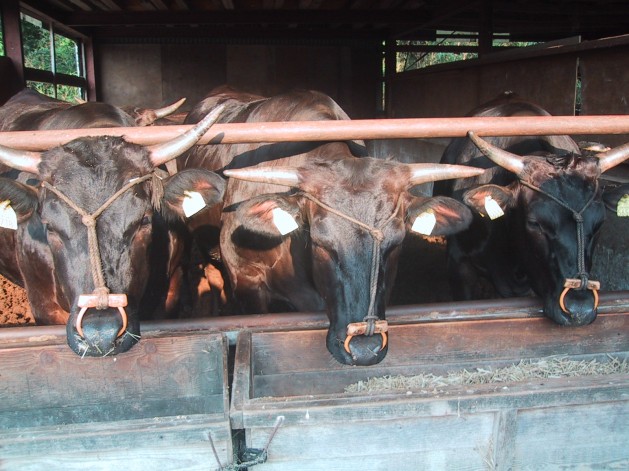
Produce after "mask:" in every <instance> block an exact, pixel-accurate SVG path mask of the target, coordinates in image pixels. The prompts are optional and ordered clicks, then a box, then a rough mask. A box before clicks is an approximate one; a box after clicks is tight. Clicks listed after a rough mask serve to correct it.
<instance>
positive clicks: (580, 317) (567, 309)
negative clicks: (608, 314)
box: [544, 278, 600, 327]
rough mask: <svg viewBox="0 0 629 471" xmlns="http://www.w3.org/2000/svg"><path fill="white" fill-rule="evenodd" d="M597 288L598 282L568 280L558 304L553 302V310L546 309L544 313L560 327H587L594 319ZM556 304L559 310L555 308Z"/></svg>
mask: <svg viewBox="0 0 629 471" xmlns="http://www.w3.org/2000/svg"><path fill="white" fill-rule="evenodd" d="M599 288H600V283H599V282H598V281H592V280H582V279H577V278H574V279H573V278H568V279H566V281H565V283H564V288H563V291H562V292H561V294H560V295H559V302H558V303H557V301H556V300H555V301H554V306H555V308H554V309H551V308H549V307H547V308H546V309H544V311H545V312H547V314H550V315H549V317H551V318H552V319H553V320H555V321H556V322H557V323H558V324H561V325H566V326H574V327H578V326H582V325H588V324H590V323H592V322H593V321H594V319H596V314H597V308H598V302H599V297H598V290H599ZM555 299H556V298H555ZM557 304H558V306H559V309H557V308H556V306H557ZM553 311H555V312H554V315H553Z"/></svg>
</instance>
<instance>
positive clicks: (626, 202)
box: [616, 195, 629, 218]
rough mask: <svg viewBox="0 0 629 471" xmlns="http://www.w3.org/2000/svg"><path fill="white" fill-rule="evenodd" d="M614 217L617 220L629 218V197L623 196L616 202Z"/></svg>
mask: <svg viewBox="0 0 629 471" xmlns="http://www.w3.org/2000/svg"><path fill="white" fill-rule="evenodd" d="M616 215H617V216H618V217H619V218H626V217H629V195H624V196H623V197H622V198H620V200H619V201H618V206H616Z"/></svg>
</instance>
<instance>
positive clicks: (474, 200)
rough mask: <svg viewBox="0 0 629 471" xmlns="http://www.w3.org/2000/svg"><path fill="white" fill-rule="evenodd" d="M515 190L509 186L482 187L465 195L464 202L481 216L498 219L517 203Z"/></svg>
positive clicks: (473, 189)
mask: <svg viewBox="0 0 629 471" xmlns="http://www.w3.org/2000/svg"><path fill="white" fill-rule="evenodd" d="M513 191H514V190H513V189H512V188H510V187H507V186H498V185H482V186H479V187H476V188H472V189H471V190H468V191H466V192H465V193H464V194H463V201H464V202H465V204H467V205H468V206H469V207H471V208H473V209H475V210H476V211H477V212H478V213H479V214H480V215H481V216H483V217H488V218H490V219H497V218H499V217H500V216H502V215H503V214H504V213H505V212H506V211H507V210H508V209H509V208H512V207H513V205H514V203H515V195H514V193H513Z"/></svg>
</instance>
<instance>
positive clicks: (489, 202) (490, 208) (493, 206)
mask: <svg viewBox="0 0 629 471" xmlns="http://www.w3.org/2000/svg"><path fill="white" fill-rule="evenodd" d="M485 212H487V216H489V219H491V220H492V221H493V220H494V219H498V218H499V217H501V216H504V215H505V213H504V211H503V210H502V208H501V207H500V205H499V204H498V203H497V202H496V200H495V199H493V198H492V197H491V196H485Z"/></svg>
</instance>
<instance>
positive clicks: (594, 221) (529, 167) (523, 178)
mask: <svg viewBox="0 0 629 471" xmlns="http://www.w3.org/2000/svg"><path fill="white" fill-rule="evenodd" d="M468 135H469V137H470V139H472V141H473V142H474V143H475V144H476V145H477V147H478V148H479V149H480V150H481V151H482V152H483V153H484V154H485V155H486V156H487V157H488V158H489V159H491V160H492V161H493V162H495V163H496V164H498V165H500V166H501V167H503V168H505V169H507V170H509V171H511V172H513V173H514V174H515V175H516V176H517V177H518V180H517V181H515V182H513V183H511V184H510V185H508V186H498V185H482V186H480V187H476V188H473V189H471V190H469V191H467V192H466V193H465V195H464V201H465V202H466V203H467V204H468V205H469V206H471V207H473V208H475V209H476V210H477V211H478V212H479V213H480V214H481V215H483V216H489V217H491V216H492V215H491V214H490V213H491V212H492V210H491V206H489V205H493V207H494V208H497V207H498V206H499V207H500V209H496V210H495V211H496V213H495V215H499V214H500V212H505V213H506V212H508V211H509V212H511V213H512V215H513V217H512V218H510V221H511V222H510V223H511V224H514V227H513V229H514V230H513V231H512V233H515V234H516V238H517V240H516V241H515V242H516V245H517V247H518V251H519V255H520V258H521V262H522V265H523V267H524V268H525V271H526V275H527V277H528V279H529V281H530V283H531V286H532V287H533V289H534V291H535V292H536V293H537V295H538V296H540V297H541V298H542V299H543V302H544V313H545V315H546V316H548V317H549V318H550V319H552V320H554V321H555V322H557V323H558V324H561V325H572V326H579V325H586V324H589V323H591V322H592V321H594V319H595V318H596V308H597V304H598V292H597V290H598V287H599V286H598V282H595V281H593V280H590V279H589V271H590V268H591V264H592V252H593V246H594V243H595V240H596V235H597V233H598V231H599V229H600V227H601V225H602V224H603V221H604V218H605V209H604V206H603V202H602V199H601V191H600V188H599V183H598V178H599V176H600V175H601V173H603V172H605V171H606V170H608V169H610V168H612V167H614V166H616V165H618V164H619V163H621V162H622V161H623V160H625V159H626V158H627V157H629V144H625V145H624V146H621V147H618V148H617V149H614V150H610V151H608V152H605V153H601V154H597V156H596V157H582V156H579V155H572V154H568V155H565V156H556V155H546V156H538V155H535V156H524V157H522V156H518V155H515V154H512V153H510V152H507V151H505V150H503V149H500V148H498V147H496V146H493V145H491V144H490V143H488V142H486V141H484V140H482V139H481V138H479V137H478V136H476V135H475V134H474V133H471V132H470V133H469V134H468Z"/></svg>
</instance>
